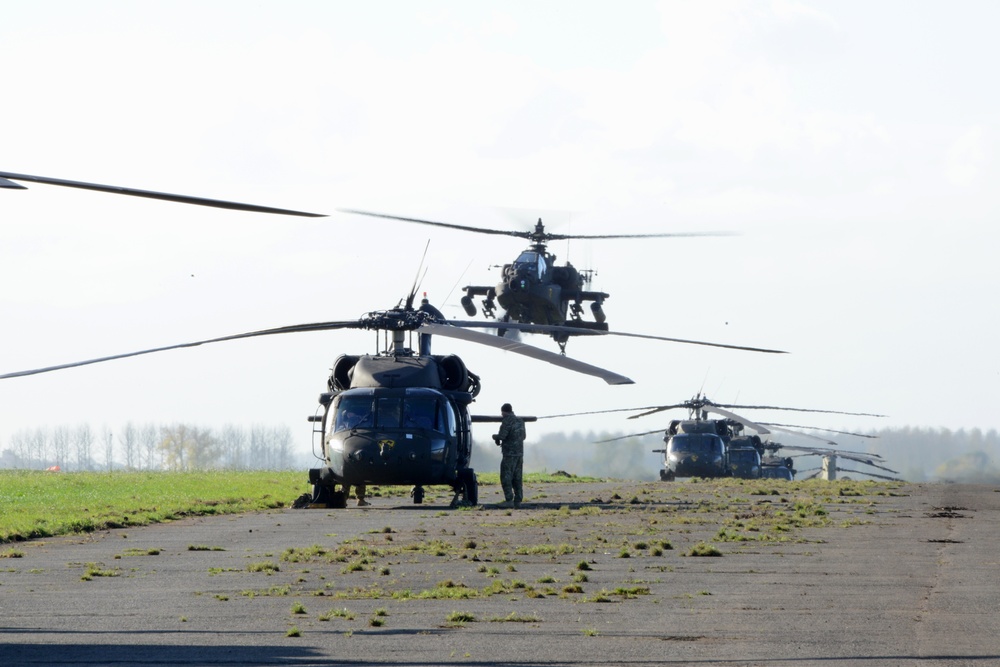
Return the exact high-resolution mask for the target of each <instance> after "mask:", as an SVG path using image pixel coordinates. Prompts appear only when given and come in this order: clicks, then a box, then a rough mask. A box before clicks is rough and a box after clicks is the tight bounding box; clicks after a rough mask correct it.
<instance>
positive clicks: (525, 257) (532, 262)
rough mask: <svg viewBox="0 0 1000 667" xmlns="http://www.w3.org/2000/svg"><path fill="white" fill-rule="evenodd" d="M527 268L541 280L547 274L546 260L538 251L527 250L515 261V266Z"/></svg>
mask: <svg viewBox="0 0 1000 667" xmlns="http://www.w3.org/2000/svg"><path fill="white" fill-rule="evenodd" d="M522 267H523V268H526V269H528V271H530V272H531V273H532V274H533V275H534V276H536V277H537V278H538V279H539V280H541V279H542V278H543V277H544V276H545V260H544V259H543V258H542V257H541V256H540V255H539V254H538V253H537V252H529V251H525V252H522V253H521V254H520V256H518V258H517V259H516V260H515V261H514V268H515V269H520V268H522Z"/></svg>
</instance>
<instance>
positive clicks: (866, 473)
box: [837, 468, 903, 482]
mask: <svg viewBox="0 0 1000 667" xmlns="http://www.w3.org/2000/svg"><path fill="white" fill-rule="evenodd" d="M837 472H853V473H855V474H857V475H868V476H869V477H877V478H878V479H887V480H889V481H890V482H902V481H903V480H901V479H899V478H898V477H889V476H888V475H877V474H875V473H873V472H865V471H864V470H848V469H847V468H837ZM890 472H896V471H895V470H892V471H890ZM896 474H897V475H898V474H899V473H898V472H897V473H896Z"/></svg>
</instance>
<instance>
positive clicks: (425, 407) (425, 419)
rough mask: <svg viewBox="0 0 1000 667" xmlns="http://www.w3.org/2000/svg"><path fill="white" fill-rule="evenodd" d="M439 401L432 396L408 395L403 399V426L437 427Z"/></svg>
mask: <svg viewBox="0 0 1000 667" xmlns="http://www.w3.org/2000/svg"><path fill="white" fill-rule="evenodd" d="M436 417H437V401H436V400H434V399H433V398H430V397H420V398H417V397H408V398H406V399H405V400H404V401H403V428H435V426H436Z"/></svg>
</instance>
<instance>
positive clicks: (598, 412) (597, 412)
mask: <svg viewBox="0 0 1000 667" xmlns="http://www.w3.org/2000/svg"><path fill="white" fill-rule="evenodd" d="M650 407H657V411H659V410H666V409H667V408H682V407H684V406H683V405H663V406H650ZM648 409H649V408H610V409H608V410H588V411H587V412H565V413H563V414H559V415H542V416H540V417H539V419H556V418H558V417H583V416H586V415H603V414H608V413H610V412H634V411H636V410H648ZM630 419H631V417H630Z"/></svg>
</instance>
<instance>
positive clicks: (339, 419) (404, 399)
mask: <svg viewBox="0 0 1000 667" xmlns="http://www.w3.org/2000/svg"><path fill="white" fill-rule="evenodd" d="M436 394H437V392H432V391H420V390H412V389H411V390H407V391H406V393H405V395H400V396H375V395H372V393H371V392H363V393H362V394H361V395H352V394H350V393H345V394H344V395H342V396H341V397H340V401H339V402H338V404H337V406H336V411H337V412H336V419H335V421H334V427H333V431H334V432H335V433H337V432H340V431H346V430H352V429H356V428H374V429H399V428H402V429H432V430H435V431H439V432H442V433H447V434H449V435H454V433H455V428H456V420H455V415H454V412H453V411H451V410H448V409H447V407H446V402H445V401H444V399H443V397H440V396H438V395H436Z"/></svg>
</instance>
